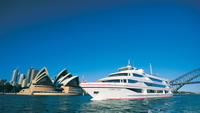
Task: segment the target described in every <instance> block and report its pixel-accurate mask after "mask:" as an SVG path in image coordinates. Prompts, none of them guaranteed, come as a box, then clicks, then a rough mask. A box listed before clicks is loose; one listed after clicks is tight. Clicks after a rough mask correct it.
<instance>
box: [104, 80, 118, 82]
mask: <svg viewBox="0 0 200 113" xmlns="http://www.w3.org/2000/svg"><path fill="white" fill-rule="evenodd" d="M102 82H120V80H105V81H102Z"/></svg>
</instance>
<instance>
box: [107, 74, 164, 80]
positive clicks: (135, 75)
mask: <svg viewBox="0 0 200 113" xmlns="http://www.w3.org/2000/svg"><path fill="white" fill-rule="evenodd" d="M110 76H128V73H118V74H113V75H110ZM133 76H134V77H144V76H142V75H139V74H135V73H133ZM149 79H151V80H152V81H154V82H162V80H159V79H155V78H152V77H149Z"/></svg>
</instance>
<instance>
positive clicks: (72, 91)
mask: <svg viewBox="0 0 200 113" xmlns="http://www.w3.org/2000/svg"><path fill="white" fill-rule="evenodd" d="M18 94H22V95H79V94H82V89H81V88H80V87H79V78H78V76H72V74H71V73H68V72H67V69H64V70H63V71H61V72H60V73H59V74H58V75H57V76H56V79H55V80H54V82H53V80H52V79H51V78H50V76H49V73H48V71H47V69H46V67H44V68H42V69H41V70H40V72H38V73H37V75H36V76H35V77H34V78H33V80H32V82H31V84H30V86H29V87H28V88H24V89H22V90H21V91H20V92H19V93H18Z"/></svg>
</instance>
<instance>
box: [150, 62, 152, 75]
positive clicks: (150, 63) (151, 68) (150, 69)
mask: <svg viewBox="0 0 200 113" xmlns="http://www.w3.org/2000/svg"><path fill="white" fill-rule="evenodd" d="M150 74H151V75H152V66H151V63H150Z"/></svg>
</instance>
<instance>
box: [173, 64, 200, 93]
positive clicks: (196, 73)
mask: <svg viewBox="0 0 200 113" xmlns="http://www.w3.org/2000/svg"><path fill="white" fill-rule="evenodd" d="M198 77H200V68H197V69H194V70H192V71H190V72H188V73H186V74H184V75H182V76H180V77H178V78H176V79H174V80H172V81H170V85H171V87H172V92H177V91H178V90H179V89H180V88H181V87H183V86H184V85H186V84H190V82H191V81H192V80H195V79H197V78H198ZM191 83H193V82H191ZM196 83H198V82H196Z"/></svg>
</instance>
